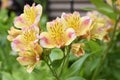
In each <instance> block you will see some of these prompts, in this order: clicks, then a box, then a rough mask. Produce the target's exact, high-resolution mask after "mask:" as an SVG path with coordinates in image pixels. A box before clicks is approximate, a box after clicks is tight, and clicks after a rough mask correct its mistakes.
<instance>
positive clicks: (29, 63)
mask: <svg viewBox="0 0 120 80" xmlns="http://www.w3.org/2000/svg"><path fill="white" fill-rule="evenodd" d="M41 54H42V48H41V47H40V45H38V44H36V43H35V44H33V45H31V46H30V49H29V50H25V51H24V50H23V51H20V52H19V57H18V58H17V60H18V62H19V63H20V64H21V65H23V66H26V67H27V72H29V73H31V72H32V71H33V69H34V67H35V65H36V64H37V63H38V62H39V61H40V59H41V58H40V56H41Z"/></svg>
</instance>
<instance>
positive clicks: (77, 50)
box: [71, 43, 85, 57]
mask: <svg viewBox="0 0 120 80" xmlns="http://www.w3.org/2000/svg"><path fill="white" fill-rule="evenodd" d="M84 46H85V45H84V43H74V44H72V46H71V51H72V53H73V54H74V55H75V56H77V57H80V56H82V55H84V54H85V51H84V49H83V47H84Z"/></svg>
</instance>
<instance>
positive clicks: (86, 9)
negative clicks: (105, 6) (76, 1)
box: [80, 7, 96, 11]
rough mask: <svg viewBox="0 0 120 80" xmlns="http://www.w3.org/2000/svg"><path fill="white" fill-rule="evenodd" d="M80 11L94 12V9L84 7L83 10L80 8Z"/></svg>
mask: <svg viewBox="0 0 120 80" xmlns="http://www.w3.org/2000/svg"><path fill="white" fill-rule="evenodd" d="M80 9H81V10H84V11H92V10H96V9H94V8H90V7H85V8H80Z"/></svg>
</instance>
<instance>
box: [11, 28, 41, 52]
mask: <svg viewBox="0 0 120 80" xmlns="http://www.w3.org/2000/svg"><path fill="white" fill-rule="evenodd" d="M21 31H22V33H21V34H20V35H18V36H17V37H16V38H15V39H14V40H13V42H12V49H13V50H14V51H21V50H26V49H29V47H30V45H31V44H33V43H37V42H38V38H37V36H38V35H39V28H38V27H37V26H32V27H29V28H24V29H22V30H21Z"/></svg>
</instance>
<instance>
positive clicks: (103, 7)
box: [90, 0, 117, 20]
mask: <svg viewBox="0 0 120 80" xmlns="http://www.w3.org/2000/svg"><path fill="white" fill-rule="evenodd" d="M90 1H91V2H92V3H93V4H94V5H95V6H96V8H97V9H98V11H99V12H101V13H103V14H104V15H106V16H108V17H109V18H111V19H114V20H116V18H117V14H116V13H115V12H114V10H113V9H112V7H111V6H109V5H108V4H106V3H105V2H104V0H90Z"/></svg>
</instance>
